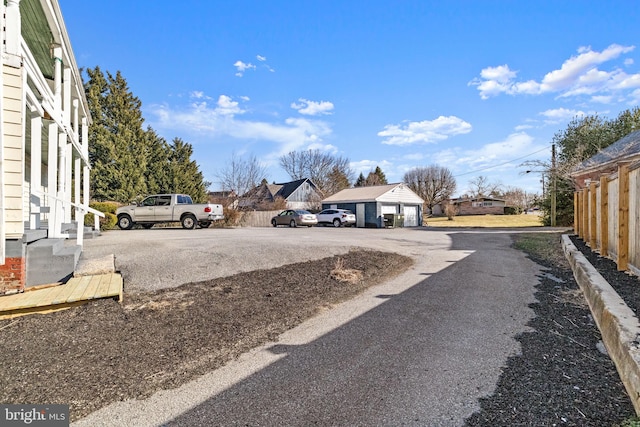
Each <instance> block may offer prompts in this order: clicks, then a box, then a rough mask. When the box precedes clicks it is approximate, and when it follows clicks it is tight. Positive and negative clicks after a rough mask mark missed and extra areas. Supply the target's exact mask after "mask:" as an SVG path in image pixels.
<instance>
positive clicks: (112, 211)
mask: <svg viewBox="0 0 640 427" xmlns="http://www.w3.org/2000/svg"><path fill="white" fill-rule="evenodd" d="M119 206H120V204H119V203H117V202H91V203H89V207H90V208H92V209H95V210H97V211H100V212H102V213H104V218H100V229H101V230H113V229H114V228H115V226H116V223H117V222H118V218H117V217H116V209H118V207H119ZM93 217H94V215H93V214H92V213H89V214H86V215H85V216H84V225H86V226H87V227H93V225H94V218H93Z"/></svg>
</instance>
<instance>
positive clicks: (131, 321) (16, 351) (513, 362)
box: [0, 233, 640, 427]
mask: <svg viewBox="0 0 640 427" xmlns="http://www.w3.org/2000/svg"><path fill="white" fill-rule="evenodd" d="M530 236H534V235H533V234H531V235H529V234H517V235H514V239H515V241H516V245H518V244H519V242H521V241H523V239H525V240H526V239H527V238H530ZM535 236H536V237H540V236H542V237H543V238H545V239H549V240H548V241H545V242H543V244H542V245H541V246H542V247H544V249H545V250H544V251H536V250H530V251H528V254H529V256H530V257H531V259H532V260H533V261H535V262H536V263H538V264H540V265H542V266H544V267H545V269H546V270H545V272H544V273H543V274H541V276H540V283H539V284H538V285H537V287H536V299H537V302H535V303H533V304H531V308H532V309H533V310H534V312H535V316H536V317H535V318H533V319H532V320H531V321H530V322H529V324H528V326H529V327H530V330H529V331H528V332H525V333H522V334H520V335H518V336H517V340H518V341H519V342H520V344H521V354H518V355H514V356H512V357H510V358H509V360H508V362H507V364H506V365H505V366H504V367H503V370H502V374H501V376H500V378H499V380H498V383H497V386H496V389H495V390H494V392H493V394H491V395H489V396H486V397H485V398H483V399H481V402H480V407H481V410H480V411H478V412H476V413H475V414H473V415H472V416H471V417H469V418H468V419H467V420H466V423H465V424H466V425H468V426H492V427H493V426H554V425H558V426H562V425H567V426H613V425H615V424H616V423H620V422H621V421H622V420H624V419H626V418H629V417H631V416H633V415H634V410H633V407H632V405H631V403H630V400H629V398H628V396H627V394H626V392H625V390H624V387H623V386H622V383H621V381H620V379H619V377H618V374H617V372H616V370H615V367H614V365H613V363H612V362H611V360H610V359H609V357H608V356H607V355H606V352H605V350H604V347H603V345H602V342H601V337H600V333H599V331H598V329H597V327H596V325H595V323H594V321H593V318H592V317H591V314H590V311H589V308H588V307H587V305H586V303H585V301H584V298H583V296H582V294H581V292H580V290H579V287H578V285H577V283H576V282H575V280H574V279H573V273H572V271H571V268H570V266H569V264H568V262H567V261H566V259H565V257H564V254H563V252H562V248H561V244H560V235H559V234H555V233H554V234H550V233H546V234H545V233H539V234H535ZM574 244H575V245H576V246H577V247H578V248H579V249H580V250H582V251H583V253H584V254H585V256H587V258H588V259H589V261H590V262H591V263H592V264H593V265H594V266H595V267H596V268H597V269H598V270H599V271H600V272H601V274H603V276H604V277H605V279H607V280H608V281H609V283H610V284H611V285H612V286H613V287H614V289H616V290H617V291H618V293H619V294H620V296H621V297H622V298H623V299H624V300H625V301H627V304H628V305H629V307H631V309H632V310H634V311H635V312H636V313H637V312H638V309H639V308H640V304H639V298H638V295H637V292H634V290H635V289H637V285H638V278H637V277H634V276H629V275H627V274H624V273H620V272H617V270H616V268H615V264H614V263H612V262H611V261H609V260H607V259H603V258H601V257H599V256H597V254H593V253H591V251H590V250H589V249H588V248H587V247H586V246H585V245H584V244H583V243H582V242H581V241H580V240H577V241H576V240H575V239H574ZM366 254H367V256H366V257H364V256H362V254H361V253H360V254H358V255H357V256H354V255H353V254H349V255H341V256H340V257H341V258H342V259H343V260H344V262H345V266H344V268H351V269H357V270H360V271H362V272H363V274H364V277H363V279H362V281H361V282H359V283H360V285H358V286H355V287H350V286H342V285H339V286H336V283H337V282H336V280H335V279H331V278H330V275H329V273H330V271H331V270H332V269H333V268H334V267H335V265H336V262H337V257H330V258H326V259H322V260H318V261H306V262H300V263H296V264H290V265H287V266H283V267H278V268H273V269H267V270H260V271H253V272H246V273H241V274H237V275H234V276H231V277H226V278H216V279H213V280H208V281H203V282H198V283H191V284H188V285H185V286H178V287H176V288H172V289H163V290H156V291H152V292H148V293H139V294H137V295H136V296H135V297H133V298H130V299H129V300H128V302H127V304H126V305H125V307H121V306H120V305H119V304H117V303H114V302H112V301H108V300H105V301H98V302H95V303H91V304H87V305H85V306H82V307H78V308H75V309H71V310H66V311H63V312H59V313H54V314H51V315H48V316H47V321H46V322H43V321H42V320H41V318H38V317H35V316H28V317H24V318H19V319H15V320H5V321H0V342H2V343H3V345H1V346H0V360H2V361H5V362H6V361H11V367H12V369H5V368H1V365H0V368H1V369H0V384H2V387H0V401H2V402H6V403H11V402H15V403H21V402H28V401H31V402H37V401H48V402H51V403H66V404H71V411H72V412H71V416H72V419H78V418H79V417H81V416H83V415H85V414H87V413H89V412H91V411H93V410H95V409H97V408H99V407H101V406H104V405H106V404H108V403H109V402H112V401H116V400H122V399H125V398H131V397H138V398H139V397H143V396H148V395H149V394H150V393H153V392H154V391H155V390H159V389H164V388H171V387H176V386H177V385H179V384H183V383H185V382H187V381H189V380H190V379H192V378H194V377H196V376H198V375H200V374H202V373H203V372H207V371H210V370H211V369H215V368H216V367H218V366H221V365H222V364H224V363H225V362H226V361H227V360H229V359H231V358H233V357H236V356H237V355H238V354H241V353H242V352H244V351H246V350H248V349H250V348H253V347H255V346H256V345H258V344H259V343H260V342H264V341H266V340H270V339H273V338H274V337H275V336H277V335H278V334H279V333H281V332H282V331H284V330H287V329H289V328H291V327H292V325H295V324H298V323H300V322H301V321H302V320H304V319H305V318H307V317H309V316H310V315H312V314H313V313H314V312H316V310H319V309H320V310H322V309H326V308H327V307H330V306H331V304H332V303H335V302H338V301H341V300H344V299H346V298H351V297H352V296H353V295H355V293H357V292H360V290H361V289H362V288H361V286H362V284H363V283H366V285H367V286H369V285H373V284H375V283H380V281H383V280H386V279H387V278H388V277H389V274H395V273H397V272H398V271H401V270H402V269H404V268H406V267H407V266H408V265H409V264H410V261H409V259H408V258H406V257H402V256H399V255H394V256H391V255H389V254H383V253H380V252H377V251H367V252H366ZM311 278H313V279H314V280H311ZM316 278H323V279H322V280H315V279H316ZM247 284H252V286H247ZM256 284H259V286H256ZM294 285H295V286H294ZM354 292H355V293H354ZM215 301H218V303H215ZM247 301H254V302H255V301H258V303H259V308H260V310H257V308H258V307H257V306H255V305H250V304H246V303H247ZM176 302H179V303H176ZM258 313H260V315H258ZM212 319H216V320H212ZM158 331H163V332H162V333H158ZM178 335H180V336H182V337H183V339H181V340H180V342H179V343H178V342H176V340H175V339H173V337H175V336H178ZM240 338H242V339H240ZM96 342H99V343H100V345H99V346H96V345H95V343H96ZM166 360H172V361H175V363H170V364H168V363H166ZM2 363H3V362H0V364H2Z"/></svg>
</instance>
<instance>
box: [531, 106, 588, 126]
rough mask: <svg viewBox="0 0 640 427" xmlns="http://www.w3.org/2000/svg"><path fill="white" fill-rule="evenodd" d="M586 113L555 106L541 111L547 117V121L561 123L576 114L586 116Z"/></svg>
mask: <svg viewBox="0 0 640 427" xmlns="http://www.w3.org/2000/svg"><path fill="white" fill-rule="evenodd" d="M585 114H586V113H585V112H584V111H580V110H569V109H567V108H554V109H551V110H546V111H543V112H541V113H540V115H541V116H543V117H545V119H546V122H547V123H560V122H566V121H568V120H571V119H572V118H574V117H576V116H584V115H585Z"/></svg>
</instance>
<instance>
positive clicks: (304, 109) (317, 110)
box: [291, 98, 333, 116]
mask: <svg viewBox="0 0 640 427" xmlns="http://www.w3.org/2000/svg"><path fill="white" fill-rule="evenodd" d="M298 101H299V102H300V103H299V104H296V103H295V102H292V103H291V108H293V109H294V110H298V112H299V113H300V114H305V115H308V116H318V115H323V114H331V113H332V110H333V103H331V102H329V101H320V102H316V101H309V100H308V99H304V98H300V99H298Z"/></svg>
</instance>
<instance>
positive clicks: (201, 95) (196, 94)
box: [189, 90, 211, 99]
mask: <svg viewBox="0 0 640 427" xmlns="http://www.w3.org/2000/svg"><path fill="white" fill-rule="evenodd" d="M189 97H191V98H195V99H211V97H209V96H206V95H205V94H204V92H202V91H201V90H194V91H192V92H191V93H189Z"/></svg>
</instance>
